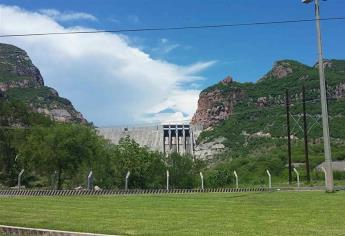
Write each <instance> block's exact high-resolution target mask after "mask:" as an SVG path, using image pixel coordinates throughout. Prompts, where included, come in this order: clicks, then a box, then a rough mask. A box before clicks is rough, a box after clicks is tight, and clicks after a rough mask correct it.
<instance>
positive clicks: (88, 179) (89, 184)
mask: <svg viewBox="0 0 345 236" xmlns="http://www.w3.org/2000/svg"><path fill="white" fill-rule="evenodd" d="M92 175H93V173H92V170H91V171H90V173H89V175H88V176H87V189H88V190H92V189H93V186H92Z"/></svg>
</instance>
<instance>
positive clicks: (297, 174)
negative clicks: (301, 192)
mask: <svg viewBox="0 0 345 236" xmlns="http://www.w3.org/2000/svg"><path fill="white" fill-rule="evenodd" d="M293 171H294V172H295V173H296V176H297V187H298V188H299V186H300V183H299V173H298V171H297V170H296V168H293Z"/></svg>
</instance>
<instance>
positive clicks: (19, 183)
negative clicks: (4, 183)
mask: <svg viewBox="0 0 345 236" xmlns="http://www.w3.org/2000/svg"><path fill="white" fill-rule="evenodd" d="M23 173H24V169H22V170H21V171H20V173H19V175H18V189H20V187H21V183H22V175H23Z"/></svg>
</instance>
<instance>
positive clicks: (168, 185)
mask: <svg viewBox="0 0 345 236" xmlns="http://www.w3.org/2000/svg"><path fill="white" fill-rule="evenodd" d="M167 191H169V171H168V170H167Z"/></svg>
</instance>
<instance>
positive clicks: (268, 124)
mask: <svg viewBox="0 0 345 236" xmlns="http://www.w3.org/2000/svg"><path fill="white" fill-rule="evenodd" d="M330 62H331V63H332V65H331V67H327V68H326V78H327V84H328V94H327V96H328V97H329V100H328V104H329V107H328V108H329V114H330V133H331V137H332V142H331V144H332V154H333V160H345V101H344V98H345V94H344V91H342V90H341V89H339V87H337V86H338V85H339V84H344V83H345V69H344V68H345V61H341V60H331V61H330ZM277 65H284V66H286V67H289V68H290V69H291V70H292V73H290V74H288V75H287V76H285V77H284V78H277V77H276V76H275V75H274V70H272V71H270V72H268V73H267V75H266V76H265V77H264V78H263V79H261V80H259V81H258V82H257V83H239V82H234V83H230V84H224V83H219V84H216V85H214V86H212V87H210V88H208V89H206V91H211V90H213V89H215V88H217V89H220V90H221V91H222V93H223V94H224V96H225V97H226V95H227V94H229V93H230V92H231V91H239V90H240V91H243V92H244V94H245V98H244V99H241V100H239V101H236V105H235V107H234V111H233V115H231V116H230V118H229V119H227V120H225V121H224V122H222V123H220V124H219V125H217V126H216V127H214V128H211V129H208V130H206V131H204V132H203V133H202V134H201V136H200V137H199V140H198V142H200V143H202V142H209V141H212V140H214V139H217V138H219V137H224V138H225V141H224V142H223V144H224V145H225V147H226V151H225V152H224V153H223V154H221V155H219V156H218V158H216V159H215V160H214V162H215V164H214V165H213V166H212V170H211V171H210V172H209V173H210V176H209V178H210V180H212V181H213V182H215V183H219V184H224V183H228V184H231V183H233V177H232V173H231V172H232V171H233V170H237V172H239V173H240V176H241V177H242V181H243V182H244V183H247V184H259V183H262V182H263V179H264V178H266V173H265V170H266V169H269V170H270V171H271V172H272V173H273V175H274V176H275V178H274V179H275V180H276V181H279V182H286V181H287V174H288V172H287V168H286V165H287V163H288V160H287V156H288V155H287V138H286V137H287V126H286V110H285V98H286V96H285V90H286V89H287V88H288V89H289V93H290V100H291V108H290V113H291V116H290V124H291V130H292V134H293V136H294V139H293V141H292V151H293V152H292V161H293V162H294V163H300V164H302V165H298V164H297V165H298V166H299V168H298V169H299V170H300V171H301V172H302V175H303V177H304V173H303V172H304V166H303V164H304V162H305V161H304V144H303V128H302V127H303V120H302V116H303V110H302V86H303V85H304V86H305V87H306V100H307V102H306V110H307V114H308V116H307V122H308V129H310V130H309V133H308V136H309V151H310V163H311V168H312V170H313V176H312V178H313V179H314V180H318V179H319V180H320V179H322V178H323V176H322V174H321V173H318V172H316V171H315V169H314V168H315V167H316V166H317V165H318V164H320V163H322V162H323V160H324V157H323V143H322V138H321V137H322V127H321V126H322V124H321V119H320V114H321V105H320V99H319V89H318V88H319V80H318V72H317V69H316V68H314V67H309V66H306V65H303V64H300V63H298V62H296V61H291V60H286V61H281V62H278V63H277ZM261 97H266V100H265V105H264V106H263V107H259V106H258V105H257V101H258V99H259V98H261ZM260 134H261V135H260ZM265 134H266V135H267V136H265ZM297 165H296V166H297ZM335 176H336V178H339V179H345V175H344V173H336V174H335Z"/></svg>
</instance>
